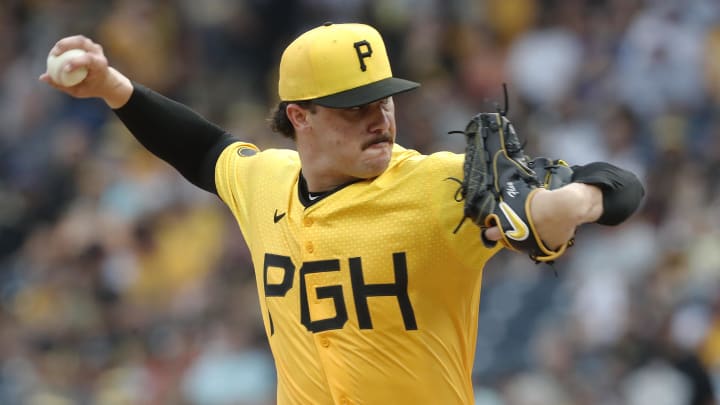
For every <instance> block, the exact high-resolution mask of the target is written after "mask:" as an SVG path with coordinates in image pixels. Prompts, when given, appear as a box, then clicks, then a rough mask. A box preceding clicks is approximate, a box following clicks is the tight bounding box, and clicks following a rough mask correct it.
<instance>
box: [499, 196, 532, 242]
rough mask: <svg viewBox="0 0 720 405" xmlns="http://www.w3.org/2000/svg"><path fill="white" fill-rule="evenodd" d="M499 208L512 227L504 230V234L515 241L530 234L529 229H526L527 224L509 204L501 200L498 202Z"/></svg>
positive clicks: (523, 238)
mask: <svg viewBox="0 0 720 405" xmlns="http://www.w3.org/2000/svg"><path fill="white" fill-rule="evenodd" d="M500 210H501V211H502V213H503V215H505V218H507V220H508V222H510V225H511V226H512V229H510V230H508V231H506V232H505V236H507V237H508V238H510V239H513V240H517V241H521V240H525V239H527V238H528V236H530V230H529V229H528V226H527V224H525V222H523V220H522V219H520V216H519V215H518V214H517V213H516V212H515V211H514V210H513V209H512V208H510V205H508V204H507V203H506V202H504V201H503V202H501V203H500Z"/></svg>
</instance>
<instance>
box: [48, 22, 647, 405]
mask: <svg viewBox="0 0 720 405" xmlns="http://www.w3.org/2000/svg"><path fill="white" fill-rule="evenodd" d="M73 48H81V49H84V50H86V51H87V53H86V54H85V55H83V56H80V57H78V58H76V59H74V60H73V61H72V63H71V66H70V68H69V69H71V70H72V69H77V68H82V67H84V68H86V69H87V70H88V72H89V73H88V76H87V77H86V78H85V80H84V81H83V82H81V83H80V84H78V85H76V86H73V87H63V86H61V85H59V84H58V83H55V82H53V81H52V79H51V78H50V77H49V76H48V75H47V74H43V75H42V76H41V77H40V80H42V81H44V82H46V83H48V84H50V85H52V86H53V87H55V88H57V89H59V90H61V91H64V92H66V93H68V94H70V95H73V96H76V97H99V98H102V99H103V100H105V102H106V103H107V105H108V106H109V107H111V108H112V109H113V111H114V112H115V113H116V114H117V116H118V117H119V118H120V120H122V122H123V123H124V124H125V125H126V126H127V128H128V129H129V130H130V131H131V132H132V134H133V135H134V136H135V137H136V138H137V139H138V140H139V141H140V142H141V143H142V144H143V145H144V146H145V147H146V148H147V149H148V150H150V151H151V152H152V153H154V154H155V155H157V156H158V157H160V158H162V159H164V160H165V161H167V162H169V163H170V164H171V165H173V166H174V167H175V168H176V169H177V170H178V171H179V172H180V173H181V174H182V175H183V176H185V177H186V178H187V179H188V180H189V181H190V182H192V183H193V184H195V185H197V186H198V187H200V188H202V189H204V190H206V191H208V192H211V193H214V194H216V195H217V196H219V198H220V199H222V201H223V202H224V203H225V204H227V206H228V207H229V209H230V210H231V211H232V213H233V214H234V216H235V218H236V220H237V222H238V224H239V226H240V229H241V231H242V233H243V235H244V237H245V240H246V241H247V243H248V246H249V249H250V251H251V253H252V260H253V264H254V270H255V280H256V283H257V289H258V293H259V297H260V307H261V312H262V313H261V316H262V318H263V320H264V324H265V330H266V333H267V338H268V340H269V344H270V348H271V350H272V354H273V357H274V360H275V365H276V368H277V376H278V385H277V401H278V403H279V404H283V405H287V404H313V405H322V404H470V403H472V402H473V390H472V381H471V373H472V367H473V359H474V354H475V341H476V336H477V321H478V309H479V300H480V287H481V280H482V271H483V266H484V265H485V263H486V262H487V261H488V260H489V259H490V258H491V257H492V256H493V255H494V254H495V253H496V252H497V251H498V250H499V249H500V248H501V247H502V246H505V244H497V243H495V244H494V245H493V243H492V242H496V241H499V240H503V238H504V237H505V236H504V235H505V234H509V233H510V232H506V231H507V229H505V228H504V227H503V226H502V224H501V223H495V224H490V225H489V226H487V227H486V228H487V229H485V232H484V233H483V238H480V237H479V236H478V233H479V232H478V228H476V227H475V226H471V225H465V226H461V227H459V228H457V230H456V227H457V223H458V220H459V219H461V218H462V217H463V203H462V202H461V201H458V199H457V198H456V193H457V191H458V184H457V183H456V182H454V181H449V180H448V179H450V178H455V179H462V178H463V163H464V159H465V156H464V155H462V154H454V153H449V152H438V153H434V154H430V155H423V154H420V153H418V152H416V151H413V150H408V149H405V148H403V147H401V146H400V145H398V144H397V143H396V139H395V136H396V127H395V116H394V111H395V105H394V99H393V96H395V95H398V94H400V93H403V92H406V91H410V90H413V89H415V88H416V87H418V86H419V84H417V83H414V82H411V81H407V80H403V79H399V78H395V77H393V75H392V72H391V68H390V62H389V60H388V57H387V52H386V49H385V45H384V43H383V40H382V38H381V36H380V34H379V33H378V32H377V31H376V30H375V29H374V28H372V27H370V26H367V25H362V24H325V25H323V26H320V27H317V28H314V29H312V30H310V31H308V32H305V33H303V34H302V35H300V36H299V37H298V38H297V39H295V41H293V42H292V43H291V44H290V45H289V46H288V47H287V48H286V49H285V51H284V53H283V56H282V59H281V61H280V77H279V98H280V100H281V102H280V103H279V105H278V108H277V111H276V112H275V114H274V116H273V125H272V126H273V129H275V130H276V131H278V132H280V133H282V134H284V135H286V136H288V137H291V138H292V139H294V141H295V145H296V150H278V149H270V150H264V151H261V150H260V149H259V148H258V147H257V146H255V145H252V144H250V143H247V142H242V141H241V140H238V139H236V138H235V137H234V136H233V135H231V134H228V133H226V132H225V131H224V130H223V129H222V128H220V127H218V126H216V125H214V124H212V123H210V122H208V121H206V120H205V119H204V118H202V117H201V116H199V115H198V114H196V113H195V112H193V111H191V110H190V109H189V108H187V107H186V106H183V105H181V104H179V103H176V102H174V101H171V100H169V99H167V98H165V97H163V96H162V95H160V94H158V93H156V92H154V91H152V90H150V89H148V88H146V87H143V86H142V85H140V84H139V83H135V82H133V81H131V80H130V79H129V78H127V77H126V76H124V75H123V74H121V73H120V72H118V71H117V70H115V69H113V68H112V67H109V66H108V62H107V59H106V57H105V56H104V54H103V52H102V49H101V47H100V46H99V45H98V44H96V43H94V42H92V41H91V40H90V39H88V38H86V37H82V36H74V37H68V38H64V39H62V40H60V41H59V42H58V43H57V44H56V45H55V46H54V48H53V49H52V50H51V54H53V55H58V54H60V53H62V52H63V51H66V50H68V49H73ZM606 169H607V167H606ZM611 171H613V172H615V174H617V173H618V172H616V171H615V170H611ZM620 173H623V172H620ZM600 177H602V176H600ZM615 177H617V178H619V179H620V180H617V179H616V180H617V181H616V183H618V184H615V185H614V186H612V187H610V186H605V185H602V184H600V185H598V184H599V183H595V185H592V184H585V183H583V182H580V181H572V182H570V183H569V184H567V185H563V186H562V187H559V188H557V189H555V190H546V189H542V188H539V189H537V190H535V192H534V197H533V198H527V202H528V204H527V207H528V209H527V213H525V212H523V213H520V220H524V221H526V222H527V223H531V225H532V226H531V227H530V228H528V229H529V230H530V231H531V232H532V233H537V234H538V235H539V237H540V238H542V240H543V241H544V242H545V243H546V244H547V245H548V246H560V245H562V244H563V243H565V242H567V241H568V240H569V239H570V238H571V237H572V235H573V234H574V231H575V228H576V227H577V226H578V225H580V224H582V223H587V222H596V221H600V220H602V219H603V218H607V217H609V216H618V215H620V216H625V217H626V216H628V215H629V213H632V211H633V210H634V208H635V207H636V206H637V203H638V202H637V201H622V202H617V201H616V200H622V198H617V197H613V196H616V195H623V194H628V193H627V192H624V193H621V192H620V191H621V190H626V189H634V187H635V188H636V187H638V185H636V184H635V183H633V182H632V181H631V180H627V179H626V178H624V177H623V176H615ZM573 180H575V179H573ZM588 183H592V182H588ZM603 184H604V183H603ZM616 190H620V191H616ZM610 205H612V207H611V206H610ZM628 207H629V208H628ZM627 211H629V213H627ZM623 212H625V213H623ZM530 216H532V218H530ZM622 219H624V218H620V220H622ZM514 223H517V222H514ZM454 230H456V232H454ZM517 232H522V231H518V230H517V229H516V230H515V233H514V235H516V236H517ZM526 236H527V235H526ZM483 239H484V240H485V241H486V242H491V243H489V244H488V243H483Z"/></svg>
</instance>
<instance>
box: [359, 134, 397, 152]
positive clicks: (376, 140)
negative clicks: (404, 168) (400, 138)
mask: <svg viewBox="0 0 720 405" xmlns="http://www.w3.org/2000/svg"><path fill="white" fill-rule="evenodd" d="M381 142H389V143H392V136H390V134H382V135H378V136H375V137H373V138H372V139H370V140H369V141H367V142H365V143H364V144H363V145H362V150H365V149H367V148H369V147H371V146H373V145H375V144H376V143H381Z"/></svg>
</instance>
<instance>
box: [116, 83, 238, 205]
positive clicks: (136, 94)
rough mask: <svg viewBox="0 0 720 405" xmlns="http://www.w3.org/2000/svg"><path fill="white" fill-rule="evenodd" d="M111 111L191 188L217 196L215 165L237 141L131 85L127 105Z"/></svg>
mask: <svg viewBox="0 0 720 405" xmlns="http://www.w3.org/2000/svg"><path fill="white" fill-rule="evenodd" d="M113 111H114V112H115V115H117V117H118V118H119V119H120V121H122V123H123V124H125V126H126V127H127V129H128V130H129V131H130V132H131V133H132V134H133V136H135V138H137V140H138V141H139V142H140V143H141V144H142V145H143V146H144V147H145V148H147V150H149V151H150V152H151V153H152V154H154V155H155V156H157V157H159V158H160V159H162V160H164V161H166V162H167V163H169V164H170V165H172V166H173V167H174V168H175V169H177V171H178V172H180V174H182V175H183V177H185V178H186V179H187V180H189V181H190V182H191V183H192V184H194V185H196V186H198V187H200V188H202V189H203V190H206V191H209V192H211V193H214V194H217V189H216V187H215V163H216V162H217V159H218V157H219V156H220V153H221V152H222V151H223V149H225V147H226V146H227V145H229V144H231V143H233V142H236V141H237V139H235V138H233V137H232V136H231V135H230V134H228V133H227V132H225V131H224V130H223V129H221V128H220V127H218V126H217V125H215V124H213V123H211V122H209V121H208V120H206V119H205V118H203V117H202V116H200V115H199V114H198V113H196V112H195V111H193V110H191V109H190V108H189V107H187V106H185V105H183V104H181V103H178V102H176V101H173V100H170V99H169V98H167V97H165V96H163V95H161V94H159V93H157V92H155V91H153V90H151V89H149V88H147V87H145V86H143V85H141V84H138V83H135V82H133V93H132V95H131V96H130V99H129V100H128V102H127V103H125V105H124V106H122V107H120V108H118V109H115V110H113Z"/></svg>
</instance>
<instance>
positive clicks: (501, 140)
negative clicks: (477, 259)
mask: <svg viewBox="0 0 720 405" xmlns="http://www.w3.org/2000/svg"><path fill="white" fill-rule="evenodd" d="M463 133H464V135H465V137H466V140H467V144H466V149H465V163H464V166H463V172H464V173H463V175H464V178H463V180H462V182H461V187H460V190H459V194H460V198H458V199H461V200H464V217H463V221H461V222H460V224H459V225H458V228H459V227H460V226H461V225H462V223H463V222H464V220H465V219H467V218H470V219H472V221H473V222H474V223H475V224H476V225H478V226H479V227H480V228H481V229H482V232H481V235H483V238H482V239H483V242H484V243H485V245H486V246H488V247H493V246H494V245H495V243H496V242H493V241H490V240H488V239H486V238H484V231H485V230H486V229H488V228H490V227H493V226H498V227H499V228H500V231H501V234H502V239H501V243H502V244H503V245H504V246H505V247H507V248H509V249H511V250H515V251H519V252H524V253H527V254H528V255H529V256H530V257H531V258H532V259H533V260H535V261H536V262H552V261H554V260H555V259H556V258H558V257H560V256H561V255H562V254H563V253H565V250H566V249H567V247H568V246H570V245H571V244H572V243H573V241H572V240H571V241H569V242H567V243H565V244H564V245H562V246H560V247H559V248H557V249H552V248H550V247H548V246H546V245H545V243H544V242H543V241H542V240H541V239H540V237H539V236H538V235H537V233H536V230H535V226H534V224H533V220H532V217H531V215H530V210H529V201H530V200H531V198H532V195H533V193H535V192H536V191H537V189H538V188H540V187H542V188H547V189H555V188H558V187H562V186H563V185H565V184H568V183H570V182H571V178H572V169H570V167H569V166H568V165H567V164H566V163H565V162H563V161H561V160H550V159H547V158H542V157H540V158H535V159H530V158H529V157H528V156H526V155H525V152H524V151H523V147H522V145H521V144H520V141H519V139H518V136H517V134H516V133H515V128H514V127H513V125H512V124H511V123H510V121H509V120H508V119H507V118H506V117H505V113H504V112H502V111H500V112H497V113H480V114H477V115H476V116H474V117H473V118H472V119H471V120H470V122H469V123H468V125H467V126H466V128H465V131H464V132H463ZM456 231H457V228H456Z"/></svg>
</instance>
